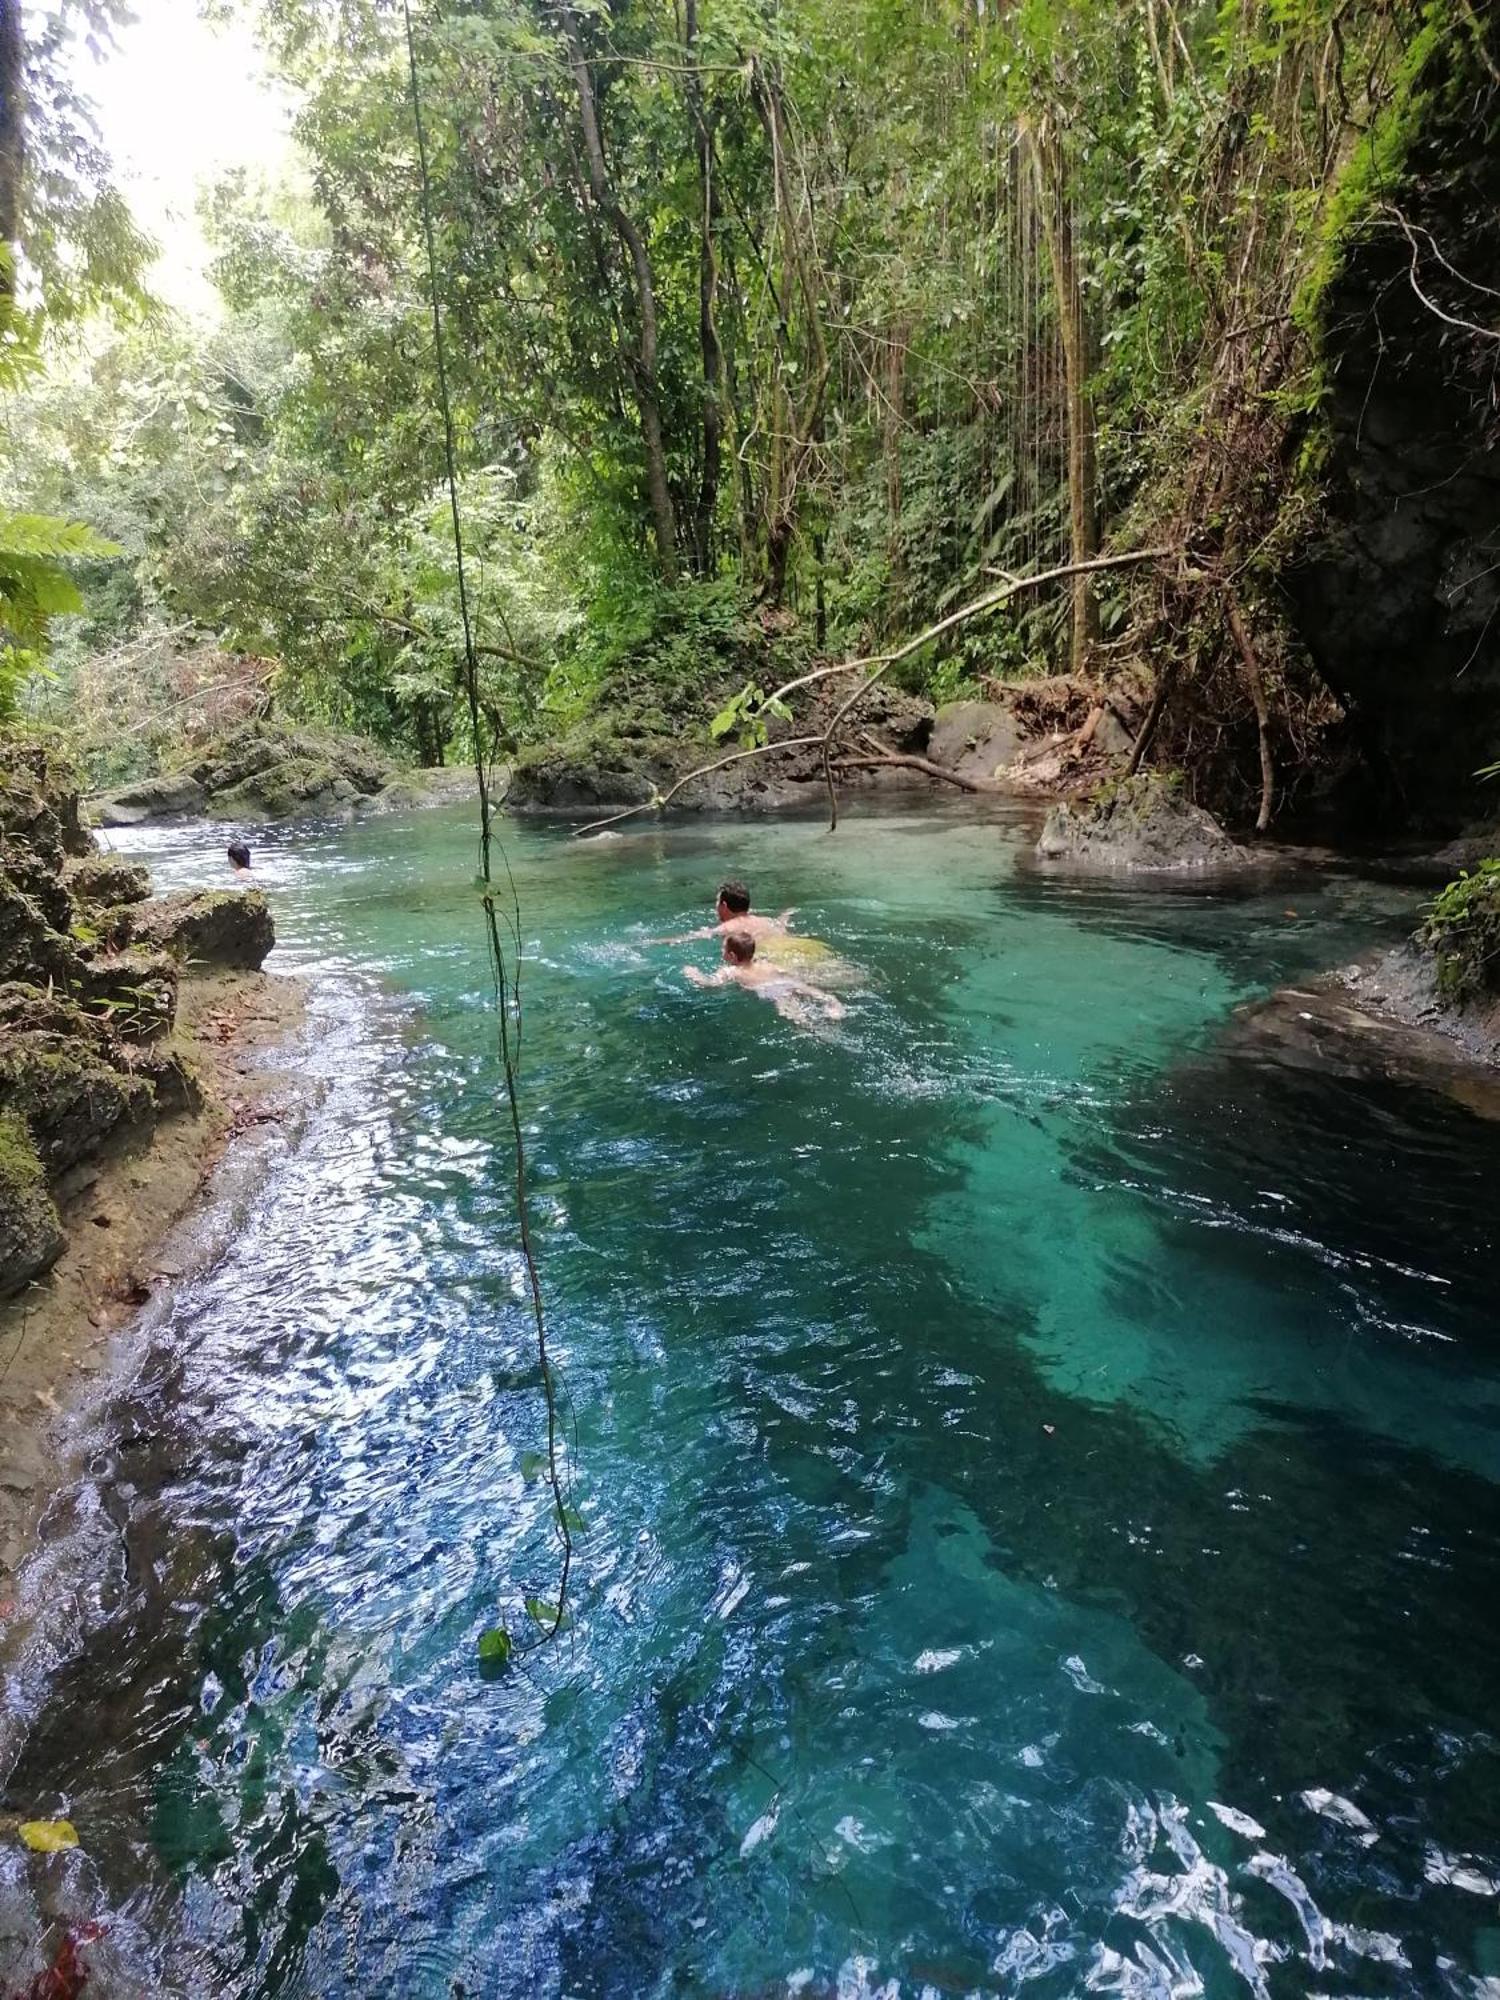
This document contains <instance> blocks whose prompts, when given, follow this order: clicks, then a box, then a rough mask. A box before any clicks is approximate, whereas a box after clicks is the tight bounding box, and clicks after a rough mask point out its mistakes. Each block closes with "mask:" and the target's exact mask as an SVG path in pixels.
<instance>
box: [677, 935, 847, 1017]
mask: <svg viewBox="0 0 1500 2000" xmlns="http://www.w3.org/2000/svg"><path fill="white" fill-rule="evenodd" d="M700 935H708V936H712V932H708V933H700ZM682 970H683V976H684V977H685V978H686V979H688V980H690V981H691V982H692V984H693V985H694V986H743V987H744V989H745V991H746V992H747V993H758V994H759V995H760V997H761V999H762V1000H769V1001H770V1002H771V1004H772V1005H773V1006H774V1007H775V1009H776V1011H777V1013H778V1014H780V1015H781V1017H782V1018H783V1020H787V1021H795V1022H797V1023H798V1024H799V1025H800V1026H802V1027H806V1026H807V1025H808V1023H809V1020H810V1018H811V1017H812V1015H813V1014H816V1013H821V1014H822V1017H823V1019H824V1020H825V1021H842V1020H843V1018H844V1015H845V1014H846V1013H847V1011H848V1010H847V1008H846V1007H845V1006H844V1003H843V1001H842V1000H840V999H838V998H837V997H836V995H834V994H832V993H828V992H825V991H824V989H823V988H822V987H821V986H814V985H812V984H811V983H810V982H809V981H808V980H806V979H794V978H793V976H792V975H791V973H789V972H785V971H783V970H782V968H781V967H780V966H779V965H767V964H765V963H764V962H763V961H762V962H761V963H760V964H757V963H756V958H755V939H754V937H753V936H752V935H751V933H750V932H749V931H747V930H741V929H735V930H729V931H726V932H725V935H724V963H723V964H722V965H721V966H720V967H719V969H718V971H717V972H700V971H699V970H698V968H697V966H696V965H685V966H684V967H683V968H682Z"/></svg>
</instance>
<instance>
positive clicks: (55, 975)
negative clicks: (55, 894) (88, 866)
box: [0, 866, 78, 983]
mask: <svg viewBox="0 0 1500 2000" xmlns="http://www.w3.org/2000/svg"><path fill="white" fill-rule="evenodd" d="M77 969H78V955H77V953H76V951H75V950H74V948H73V946H72V944H71V943H70V942H69V940H68V938H67V937H66V936H64V935H63V934H62V933H61V932H60V931H58V930H57V929H56V928H55V927H54V925H52V924H51V923H49V922H48V919H47V914H46V911H45V910H44V909H42V907H41V906H40V905H39V904H38V903H37V902H36V901H35V900H34V899H33V898H32V897H30V896H28V895H27V894H26V892H25V891H24V890H23V889H22V888H21V887H20V886H19V885H18V883H17V882H16V881H15V879H14V877H13V876H12V875H11V874H10V872H9V870H8V869H7V868H5V867H3V866H0V979H29V980H48V979H53V980H59V981H62V982H64V983H66V982H67V981H69V980H71V979H72V978H73V976H74V975H75V973H76V971H77Z"/></svg>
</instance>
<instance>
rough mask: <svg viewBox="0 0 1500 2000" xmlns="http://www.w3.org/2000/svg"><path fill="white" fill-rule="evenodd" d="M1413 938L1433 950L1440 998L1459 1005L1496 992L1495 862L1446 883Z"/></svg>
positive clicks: (1499, 918) (1498, 869)
mask: <svg viewBox="0 0 1500 2000" xmlns="http://www.w3.org/2000/svg"><path fill="white" fill-rule="evenodd" d="M1417 938H1418V942H1419V943H1420V944H1421V945H1422V946H1423V947H1424V949H1426V950H1427V951H1429V952H1431V953H1432V957H1433V963H1434V965H1435V967H1436V970H1437V983H1438V991H1439V992H1440V993H1441V994H1442V996H1443V998H1444V999H1445V1000H1448V1001H1451V1002H1452V1003H1453V1004H1454V1005H1455V1006H1463V1005H1466V1004H1467V1003H1469V1002H1472V1001H1475V1000H1480V999H1483V998H1484V997H1485V996H1486V995H1489V994H1493V993H1500V860H1491V861H1481V862H1480V864H1479V866H1478V867H1477V868H1476V869H1475V870H1474V872H1473V874H1472V875H1471V874H1469V873H1468V872H1467V871H1465V872H1464V873H1463V874H1462V875H1460V876H1459V878H1458V880H1457V881H1456V882H1450V883H1449V884H1448V886H1447V888H1446V889H1444V891H1443V893H1442V894H1441V895H1440V896H1439V897H1438V898H1437V899H1436V901H1435V902H1434V903H1433V905H1432V908H1431V909H1430V910H1429V911H1428V913H1427V921H1426V922H1425V923H1424V924H1423V926H1422V928H1421V930H1420V931H1419V932H1418V933H1417Z"/></svg>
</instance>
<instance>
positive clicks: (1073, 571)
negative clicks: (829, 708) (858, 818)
mask: <svg viewBox="0 0 1500 2000" xmlns="http://www.w3.org/2000/svg"><path fill="white" fill-rule="evenodd" d="M1181 553H1182V551H1181V549H1180V547H1179V546H1178V545H1176V544H1175V543H1173V544H1169V545H1166V546H1163V547H1161V548H1153V549H1131V550H1130V551H1128V553H1126V554H1124V555H1118V556H1094V557H1093V558H1092V559H1091V560H1090V561H1088V562H1086V563H1059V564H1058V565H1057V566H1056V567H1055V568H1053V569H1044V570H1038V571H1037V572H1036V574H1035V575H1033V576H1016V577H1009V578H1007V580H1006V581H1005V582H1004V583H1003V584H1001V585H999V586H998V587H997V588H996V589H994V590H987V591H985V592H984V593H983V595H982V596H979V597H976V598H974V599H973V600H972V601H971V602H970V603H968V604H964V605H960V607H959V608H958V610H957V611H950V612H949V613H948V615H947V617H946V618H940V619H938V621H937V623H936V624H935V625H929V626H927V627H926V629H925V630H924V631H921V632H918V633H917V635H916V637H915V638H912V639H908V640H906V642H905V643H904V644H903V645H900V646H898V647H897V648H896V649H895V651H894V652H891V653H876V654H872V655H871V656H869V657H868V658H865V659H859V660H841V661H839V662H838V663H837V664H836V665H834V666H830V667H816V668H814V670H813V671H812V672H811V673H807V674H799V675H798V676H797V678H796V679H795V680H790V681H784V682H783V683H782V685H781V686H780V687H779V688H775V689H773V691H772V692H771V693H770V694H769V695H767V696H766V698H765V700H764V701H763V702H762V703H761V705H760V708H759V710H758V713H760V714H762V715H763V714H765V713H766V712H767V710H769V709H770V708H771V707H772V706H773V704H775V703H776V702H778V701H782V700H784V699H785V698H786V696H787V695H789V694H792V693H794V692H795V691H796V690H797V689H798V688H803V687H808V686H810V685H811V684H812V683H813V682H815V681H823V680H827V679H829V678H830V677H831V676H832V675H834V674H852V673H859V672H862V671H864V670H865V669H867V668H871V667H873V668H874V670H875V671H874V672H873V673H867V674H866V677H865V679H864V680H862V681H861V682H860V684H859V686H858V687H856V688H855V689H854V690H853V691H852V692H851V693H850V694H849V695H848V696H847V697H846V698H845V699H844V700H843V701H842V702H841V703H840V704H839V706H838V708H837V709H836V710H835V711H834V715H833V719H832V721H831V722H830V723H829V724H828V727H827V728H826V729H823V730H820V731H819V733H818V734H817V735H816V736H792V737H785V738H782V739H780V740H779V741H776V742H771V743H757V744H754V745H753V746H752V747H751V748H750V749H748V750H737V751H735V752H734V753H733V755H732V756H728V757H720V758H718V759H717V760H716V761H715V762H713V763H710V764H700V765H699V766H698V768H697V769H696V770H692V771H688V772H686V773H685V774H684V775H683V776H682V777H680V778H679V779H678V780H677V781H676V783H675V784H673V785H672V786H671V787H670V788H669V789H668V790H667V791H665V792H662V793H661V794H659V795H658V796H656V797H653V798H650V799H647V800H646V801H645V802H644V803H643V804H641V805H636V806H626V807H625V808H624V809H623V810H622V811H620V812H617V813H611V814H610V815H609V816H608V818H606V819H594V820H589V821H588V823H587V824H586V825H584V826H580V827H575V828H574V833H573V837H574V838H575V839H577V838H578V837H579V836H580V835H582V834H585V833H595V832H597V831H598V830H599V829H600V828H601V827H606V826H613V825H615V823H616V822H617V821H618V820H622V819H633V818H634V817H635V816H636V814H637V813H643V812H659V811H661V809H662V808H663V807H665V806H667V805H669V804H670V803H671V801H672V800H673V799H674V798H675V797H676V796H677V794H678V793H679V792H680V791H681V790H682V789H683V787H684V786H685V785H690V784H691V783H692V782H693V780H694V778H704V777H707V776H708V775H709V773H710V772H712V771H722V770H723V769H724V767H725V765H726V764H738V763H740V762H741V761H742V760H743V759H745V758H747V757H767V756H772V755H774V754H775V753H776V752H777V751H781V750H801V749H806V748H808V747H809V746H811V745H813V744H817V745H819V746H820V747H821V749H822V752H823V772H824V778H825V780H826V781H827V782H828V784H829V788H830V792H831V793H832V814H831V825H830V828H829V831H830V832H832V831H833V830H834V829H835V828H836V827H837V825H838V795H837V793H836V792H833V791H832V765H833V762H834V757H833V743H834V738H835V737H836V735H837V733H838V730H839V727H840V725H841V724H842V723H843V722H844V721H845V719H846V718H847V717H848V716H849V714H850V713H851V712H852V711H853V709H854V708H855V707H856V706H857V705H858V704H859V703H860V702H861V701H863V700H864V698H865V696H866V695H867V694H868V693H869V692H870V690H871V689H872V688H873V687H875V686H876V685H877V683H878V682H879V681H881V680H882V679H883V678H884V677H885V675H886V674H888V673H889V672H890V670H891V668H892V667H895V666H899V665H900V664H901V662H902V661H903V660H909V659H910V658H911V656H912V655H913V654H914V653H918V652H920V651H921V650H922V648H923V647H924V646H927V645H930V644H931V643H932V641H933V640H934V639H937V638H941V636H942V635H943V633H945V632H951V631H952V630H953V629H954V627H955V626H958V625H962V624H964V623H965V622H966V621H967V620H968V619H970V618H977V617H979V616H981V615H982V614H983V613H984V612H986V611H993V610H995V609H997V607H998V606H1000V605H1002V604H1004V603H1005V602H1006V601H1007V599H1009V598H1012V597H1015V596H1018V595H1019V593H1020V592H1021V591H1023V590H1036V589H1039V588H1040V587H1041V585H1043V584H1046V583H1056V582H1059V581H1061V579H1062V578H1064V577H1069V576H1076V575H1077V574H1078V572H1079V571H1080V570H1102V569H1124V568H1126V567H1127V566H1129V565H1131V564H1134V563H1144V562H1159V561H1162V560H1164V559H1165V558H1166V557H1168V556H1176V555H1180V554H1181Z"/></svg>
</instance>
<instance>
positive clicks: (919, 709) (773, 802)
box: [506, 675, 1138, 814]
mask: <svg viewBox="0 0 1500 2000" xmlns="http://www.w3.org/2000/svg"><path fill="white" fill-rule="evenodd" d="M850 687H851V683H850V682H849V681H847V680H844V679H841V678H840V679H835V680H833V681H825V682H824V683H822V684H821V686H820V687H819V688H817V689H816V690H814V691H809V692H807V693H805V694H804V695H803V697H802V698H801V699H800V700H799V701H798V702H797V704H796V705H795V707H794V708H793V709H792V710H791V712H790V713H785V714H781V715H775V716H767V717H764V718H763V720H764V722H765V727H766V737H767V748H766V749H765V750H764V751H762V752H758V753H757V754H755V755H753V756H741V755H740V754H739V753H740V752H741V751H742V750H743V749H745V748H746V747H747V745H746V743H745V741H744V740H743V739H742V738H741V737H740V736H739V735H737V734H735V733H730V734H728V735H726V736H725V737H724V738H723V739H721V740H718V741H715V740H714V739H713V738H712V737H711V736H710V734H709V732H708V731H707V729H706V728H703V727H687V728H679V729H671V728H669V727H668V726H667V725H666V721H665V718H663V717H662V716H659V715H657V714H655V713H654V712H653V711H651V710H648V709H643V710H640V711H639V712H637V711H635V710H633V709H628V708H627V709H611V710H610V711H609V712H608V714H606V715H603V716H601V717H598V718H596V719H594V720H592V721H590V722H587V723H585V724H581V725H580V726H579V727H578V728H576V729H575V730H573V731H572V732H570V733H569V734H568V735H566V736H564V737H561V738H559V739H557V740H555V741H552V742H548V743H544V744H539V745H532V746H528V747H526V748H524V749H523V750H522V751H521V752H520V753H519V755H518V756H517V758H516V761H515V764H514V767H513V770H512V775H511V783H510V789H509V792H508V795H507V798H506V804H507V806H508V808H509V809H510V810H511V811H513V812H522V813H559V814H581V813H593V812H599V813H604V812H608V811H611V810H620V809H621V808H624V807H627V806H640V805H647V804H649V803H650V802H651V801H652V800H653V799H656V798H661V797H663V796H664V795H665V794H666V793H668V792H671V793H672V799H671V803H672V805H673V806H674V808H678V809H680V810H683V811H688V812H780V811H793V812H795V811H798V810H804V811H817V810H819V808H820V806H821V804H822V802H823V801H824V800H825V798H826V792H827V777H826V774H825V771H824V766H823V752H822V747H821V744H820V743H818V742H817V741H812V742H807V741H804V740H803V739H804V738H809V737H810V738H817V737H818V736H819V734H820V733H821V732H822V731H823V730H825V729H826V728H827V727H828V726H829V724H830V723H831V722H832V721H833V719H834V717H835V715H836V713H837V712H838V710H839V708H840V705H841V704H842V703H843V701H844V700H845V698H846V697H847V695H848V693H849V692H850ZM720 692H721V693H722V692H723V690H721V691H720ZM726 698H727V697H726ZM705 712H706V711H705ZM1137 721H1138V715H1137V710H1136V707H1133V706H1132V705H1131V704H1130V703H1129V702H1128V701H1126V700H1125V698H1124V697H1121V696H1118V695H1115V694H1110V695H1108V696H1106V695H1105V694H1104V693H1102V692H1101V691H1099V690H1098V689H1096V688H1094V687H1093V686H1092V685H1091V684H1090V683H1088V682H1086V681H1084V680H1081V679H1077V678H1075V677H1072V676H1068V675H1057V676H1053V677H1051V678H1048V679H1039V680H1030V681H1017V682H1011V683H1006V682H998V681H997V682H993V683H991V685H990V691H989V696H988V698H987V699H985V700H982V701H958V702H949V703H946V704H944V705H941V706H937V707H934V705H933V704H932V703H931V702H929V701H926V700H924V699H923V698H922V697H921V696H918V695H914V694H909V693H906V692H904V691H903V690H901V689H900V688H896V687H891V686H888V685H886V684H885V683H883V682H882V683H881V684H879V685H878V686H876V687H873V688H872V689H871V691H870V693H869V694H868V695H867V696H866V697H865V698H864V700H863V701H862V702H861V703H860V705H859V707H858V709H857V710H856V711H855V713H854V715H853V716H852V717H851V718H850V721H849V724H848V725H847V726H845V727H844V728H842V729H841V730H840V732H839V739H838V741H839V748H838V751H837V754H836V755H835V757H834V760H833V761H834V769H835V775H836V779H837V782H838V784H839V787H840V789H841V790H843V789H848V790H849V791H851V792H853V793H854V794H856V795H859V794H861V793H869V792H884V791H890V790H898V789H899V790H904V791H913V790H917V791H937V792H945V791H949V790H952V789H957V790H959V791H963V792H970V793H993V794H996V795H1003V796H1011V797H1021V798H1042V797H1053V796H1057V795H1060V794H1061V795H1071V794H1072V793H1074V792H1077V791H1080V790H1087V789H1088V788H1089V787H1091V786H1093V785H1095V784H1098V783H1099V782H1100V781H1101V780H1102V779H1104V778H1106V777H1108V776H1109V775H1110V774H1111V773H1112V772H1115V771H1117V770H1118V769H1119V768H1120V766H1121V764H1122V763H1123V761H1124V759H1125V758H1126V756H1127V755H1128V754H1129V750H1130V746H1131V742H1132V740H1133V739H1132V730H1131V725H1132V724H1134V723H1136V722H1137ZM704 766H715V767H716V768H711V769H706V770H705V769H703V767H704ZM699 771H701V772H702V775H700V776H692V777H690V774H691V773H694V772H699Z"/></svg>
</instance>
